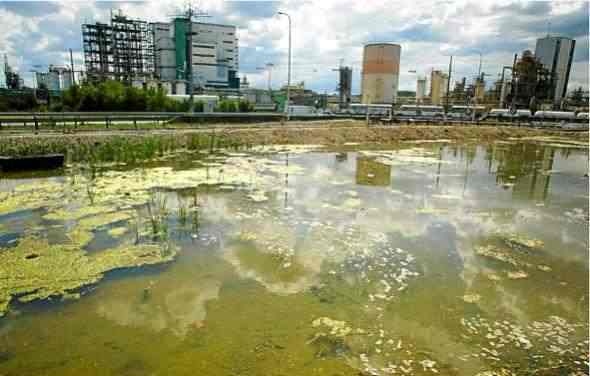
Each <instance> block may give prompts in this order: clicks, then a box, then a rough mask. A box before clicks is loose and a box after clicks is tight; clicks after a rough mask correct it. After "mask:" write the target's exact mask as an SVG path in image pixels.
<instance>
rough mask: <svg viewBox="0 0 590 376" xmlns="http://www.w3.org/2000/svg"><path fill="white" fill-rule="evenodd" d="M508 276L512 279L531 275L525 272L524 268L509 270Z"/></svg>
mask: <svg viewBox="0 0 590 376" xmlns="http://www.w3.org/2000/svg"><path fill="white" fill-rule="evenodd" d="M506 274H507V275H508V278H510V279H523V278H527V277H528V276H529V275H528V274H527V273H526V272H524V271H523V270H518V271H516V272H507V273H506Z"/></svg>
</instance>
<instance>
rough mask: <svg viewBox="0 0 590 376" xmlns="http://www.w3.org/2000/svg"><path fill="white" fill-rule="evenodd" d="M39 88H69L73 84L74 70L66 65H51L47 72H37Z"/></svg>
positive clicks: (56, 89) (60, 89)
mask: <svg viewBox="0 0 590 376" xmlns="http://www.w3.org/2000/svg"><path fill="white" fill-rule="evenodd" d="M35 80H36V84H37V88H45V89H48V90H53V91H62V90H67V89H69V88H70V87H71V86H72V84H73V80H72V71H71V70H70V69H68V68H65V67H56V66H53V65H50V66H49V70H48V71H47V72H35Z"/></svg>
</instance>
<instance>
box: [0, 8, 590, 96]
mask: <svg viewBox="0 0 590 376" xmlns="http://www.w3.org/2000/svg"><path fill="white" fill-rule="evenodd" d="M192 4H193V5H194V6H196V7H198V8H199V9H200V10H201V11H203V12H206V13H207V14H208V15H209V17H207V18H203V19H202V20H203V21H206V22H213V23H224V24H231V25H235V26H236V27H237V28H238V38H239V49H240V57H239V58H240V60H239V61H240V76H244V75H245V76H246V77H247V78H248V81H250V83H251V86H254V87H260V88H265V87H266V86H267V83H268V72H267V71H265V70H264V67H265V65H266V64H267V63H272V64H274V67H273V68H272V72H271V79H272V86H273V87H275V88H276V87H279V86H281V85H283V84H284V83H286V80H287V60H288V59H287V51H288V35H289V26H288V20H287V18H286V17H285V16H280V15H277V11H282V12H286V13H288V14H289V15H290V16H291V20H292V46H293V49H292V51H293V57H292V67H293V68H292V79H291V80H292V82H300V81H304V82H305V87H306V88H310V89H313V90H316V91H319V92H328V93H332V92H335V91H336V87H337V84H338V83H337V80H338V72H336V71H334V69H337V68H338V66H339V65H341V64H342V65H346V66H351V67H352V68H353V86H352V89H353V94H358V93H360V76H361V60H362V49H363V45H364V44H366V43H369V42H393V43H397V44H400V45H401V47H402V52H401V62H400V82H399V88H400V90H415V89H416V76H417V75H426V76H429V75H430V72H431V70H433V69H441V70H444V71H448V66H449V58H450V56H451V55H452V56H453V60H454V66H453V73H452V81H454V80H455V79H461V78H462V77H467V81H468V82H470V81H472V80H473V79H474V77H475V75H477V72H478V67H479V62H480V56H481V61H482V71H483V72H485V73H486V74H488V75H489V76H487V77H486V80H487V81H488V82H490V83H491V82H492V81H494V80H496V79H497V78H498V75H499V73H501V70H502V66H504V65H512V61H513V59H514V54H515V53H518V54H519V55H520V54H522V52H523V51H524V50H526V49H530V50H531V51H533V52H534V48H535V42H536V39H537V38H539V37H543V36H545V35H547V33H548V32H549V33H550V34H551V35H559V36H565V37H569V38H573V39H575V40H576V50H575V55H574V62H573V66H572V72H571V75H570V83H569V86H568V88H569V90H573V89H574V88H576V87H578V86H582V87H584V88H585V89H586V90H588V86H589V83H588V80H589V79H588V49H589V47H588V34H589V30H588V28H589V26H588V22H589V21H588V20H589V4H590V3H589V2H588V1H529V2H526V1H503V0H498V1H490V0H479V1H423V0H413V1H399V2H398V1H393V0H316V1H306V0H282V1H221V0H201V1H193V3H192ZM186 5H187V1H186V0H168V1H133V2H129V1H125V2H112V1H109V2H107V1H97V2H92V1H50V2H49V1H44V2H41V1H0V20H2V22H0V53H2V54H4V53H5V54H7V56H8V60H9V63H10V64H11V65H12V66H14V67H15V68H17V69H18V70H19V71H20V72H21V73H22V74H23V75H24V77H25V82H26V83H28V84H29V85H31V84H32V73H31V72H30V71H31V70H34V69H36V70H44V69H45V70H46V69H47V66H48V65H49V64H54V65H65V64H69V52H68V49H70V48H71V49H72V50H73V55H74V63H75V65H77V66H78V67H80V66H82V64H83V53H82V36H81V24H82V23H94V22H97V21H100V22H108V20H109V14H110V11H111V9H120V10H121V11H122V12H123V13H124V14H126V15H127V16H130V17H133V18H140V19H144V20H147V21H154V22H155V21H164V22H165V21H168V20H170V19H171V17H172V16H174V15H177V14H179V13H181V12H182V10H183V9H184V8H185V7H186ZM261 68H262V69H261ZM409 71H416V73H412V72H409Z"/></svg>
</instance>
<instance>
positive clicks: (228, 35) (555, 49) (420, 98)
mask: <svg viewBox="0 0 590 376" xmlns="http://www.w3.org/2000/svg"><path fill="white" fill-rule="evenodd" d="M81 34H82V50H83V56H84V69H83V70H76V67H74V64H73V59H72V60H71V64H70V65H69V66H55V65H51V66H49V68H48V70H47V71H44V72H41V71H37V70H33V71H31V72H33V73H34V78H35V82H34V86H35V89H37V90H41V89H46V90H49V91H50V92H53V93H55V92H60V91H63V90H67V89H68V88H69V87H71V86H72V85H73V84H75V83H76V77H77V78H78V80H79V81H80V82H82V81H88V82H101V81H105V80H117V81H121V82H124V83H125V84H128V85H133V86H136V87H148V88H149V87H157V88H162V89H163V90H164V91H165V92H166V93H167V94H169V95H172V96H187V95H189V94H197V95H214V96H218V97H223V96H233V97H236V96H237V97H241V98H245V99H247V100H248V101H250V102H254V103H255V104H256V105H257V108H260V109H266V110H268V109H280V108H283V107H284V105H285V101H286V100H287V99H286V96H285V92H286V91H287V85H284V86H283V87H282V88H281V89H279V90H272V88H271V85H270V78H271V69H272V66H273V64H271V63H267V64H266V68H257V69H265V70H266V72H267V73H268V81H269V82H268V88H267V89H256V88H252V87H250V85H249V83H248V81H247V78H246V77H245V76H243V77H241V78H240V76H239V72H240V61H239V59H240V54H239V41H238V36H237V30H236V26H232V25H221V24H216V23H205V22H197V21H195V18H194V17H193V15H192V14H188V13H187V15H179V16H171V19H170V21H169V22H155V23H152V22H148V21H145V20H137V19H131V18H129V17H127V16H125V15H123V14H122V13H120V12H117V13H114V14H113V13H111V18H110V20H109V22H108V23H100V22H97V23H85V24H83V25H82V26H81ZM574 49H575V40H572V39H569V38H565V37H559V36H552V35H547V36H546V37H542V38H539V39H538V40H537V42H536V46H535V51H534V53H533V52H531V51H528V50H526V51H523V52H522V53H521V54H520V57H519V56H518V55H515V56H514V60H513V61H510V62H507V63H508V64H506V65H505V66H503V67H502V70H501V72H498V76H499V78H498V79H497V80H494V81H493V82H489V83H486V76H491V75H490V74H486V73H485V72H482V71H481V61H480V66H479V71H478V74H477V76H474V77H473V78H470V79H467V78H466V77H460V78H457V77H452V74H453V73H452V72H453V70H452V57H451V58H450V63H449V69H448V71H447V70H446V68H445V69H432V70H431V71H430V72H416V71H415V70H412V69H411V68H413V67H410V68H409V69H408V68H406V70H407V71H409V72H412V73H415V74H416V89H415V92H412V91H400V90H399V81H400V72H401V71H402V70H401V69H402V68H401V67H402V65H403V59H402V46H401V45H400V44H395V43H369V44H366V45H365V46H364V48H363V52H362V71H361V72H360V77H361V82H360V88H361V93H360V95H353V93H352V86H353V85H352V84H353V82H352V81H353V69H352V67H349V66H340V67H339V68H338V69H337V71H338V75H337V76H336V75H335V76H334V77H335V79H336V77H337V80H338V84H337V91H338V93H337V95H328V94H326V93H324V94H319V93H314V92H313V91H311V90H307V89H305V86H304V83H299V84H291V85H290V86H289V87H288V89H289V90H288V91H290V100H289V103H290V104H292V105H306V106H315V107H316V108H318V107H322V108H327V107H331V108H332V109H335V110H343V109H346V108H348V106H349V105H351V104H353V103H362V104H366V105H403V104H412V103H413V104H417V105H431V106H445V107H448V106H449V105H451V104H453V105H485V106H489V107H490V108H491V107H500V108H529V107H530V106H532V105H533V104H535V105H536V104H538V105H541V106H546V107H547V106H549V107H552V108H561V107H563V105H564V101H565V100H566V99H567V95H568V92H567V90H568V81H569V77H570V71H571V66H572V60H573V55H574ZM70 55H71V51H70ZM359 58H361V57H360V56H359ZM1 68H2V72H0V73H1V74H0V75H1V76H2V77H1V78H2V80H0V86H2V87H4V88H6V89H12V90H19V89H23V87H24V84H23V80H22V77H21V75H22V73H21V74H20V75H19V73H17V72H15V70H14V69H13V68H11V67H10V65H9V64H8V61H7V59H6V58H5V61H4V64H3V66H2V67H1ZM333 70H335V69H333ZM468 82H469V84H468ZM451 83H453V87H451ZM586 96H587V94H586Z"/></svg>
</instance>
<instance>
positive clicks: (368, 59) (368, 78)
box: [361, 43, 401, 104]
mask: <svg viewBox="0 0 590 376" xmlns="http://www.w3.org/2000/svg"><path fill="white" fill-rule="evenodd" d="M400 56H401V46H400V45H399V44H393V43H371V44H367V45H365V49H364V51H363V71H362V74H361V77H362V78H361V79H362V82H361V92H362V102H363V103H367V104H369V103H370V104H391V103H395V102H396V101H397V90H398V85H399V61H400Z"/></svg>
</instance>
